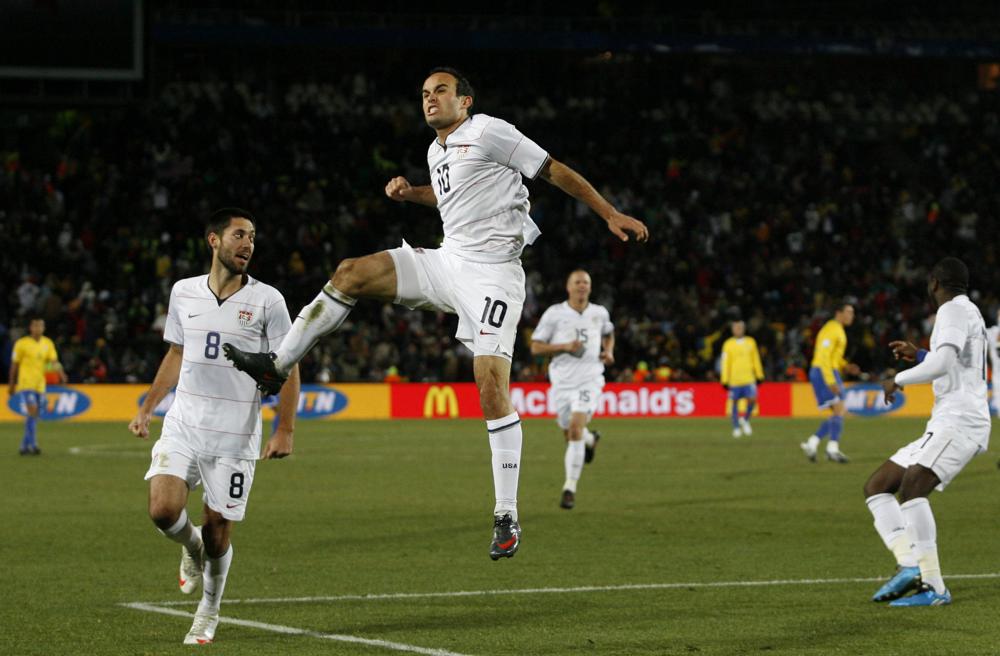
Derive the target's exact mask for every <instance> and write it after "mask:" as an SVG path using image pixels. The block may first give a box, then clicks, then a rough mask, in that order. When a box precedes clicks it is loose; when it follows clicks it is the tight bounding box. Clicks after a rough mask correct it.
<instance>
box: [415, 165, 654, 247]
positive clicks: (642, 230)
mask: <svg viewBox="0 0 1000 656" xmlns="http://www.w3.org/2000/svg"><path fill="white" fill-rule="evenodd" d="M539 176H540V177H541V178H542V179H543V180H545V181H546V182H549V183H551V184H553V185H555V186H556V187H559V188H560V189H562V190H563V191H564V192H566V193H567V194H569V195H570V196H572V197H573V198H576V199H577V200H579V201H581V202H583V203H586V204H587V207H589V208H590V209H592V210H594V212H596V213H597V215H598V216H599V217H601V218H602V219H604V220H605V221H606V222H607V224H608V230H610V231H611V232H613V233H614V234H615V236H616V237H618V238H619V239H621V240H622V241H628V236H629V233H631V234H632V235H634V236H635V238H636V239H637V240H639V241H646V240H647V239H649V229H648V228H647V227H646V224H645V223H643V222H642V221H640V220H638V219H634V218H632V217H631V216H628V215H627V214H622V213H621V212H619V211H618V210H616V209H615V207H614V205H612V204H611V203H609V202H608V201H607V200H606V199H605V198H604V196H602V195H601V194H600V192H598V191H597V190H596V189H594V186H593V185H592V184H590V183H589V182H587V179H586V178H584V177H583V176H582V175H580V174H579V173H577V172H576V171H574V170H573V169H571V168H570V167H568V166H566V165H565V164H563V163H562V162H560V161H558V160H556V159H554V158H551V157H550V158H549V161H548V162H546V163H545V165H544V166H543V167H542V170H541V172H540V173H539ZM431 192H432V193H433V190H431Z"/></svg>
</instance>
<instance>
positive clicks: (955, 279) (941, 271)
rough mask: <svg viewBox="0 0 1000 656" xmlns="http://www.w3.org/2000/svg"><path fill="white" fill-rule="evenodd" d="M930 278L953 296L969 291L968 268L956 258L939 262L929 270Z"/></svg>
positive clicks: (947, 258) (948, 258)
mask: <svg viewBox="0 0 1000 656" xmlns="http://www.w3.org/2000/svg"><path fill="white" fill-rule="evenodd" d="M931 277H932V278H934V279H935V280H937V281H938V284H940V285H941V287H943V288H944V289H945V290H947V291H949V292H951V293H953V294H964V293H965V292H967V291H969V267H967V266H965V262H963V261H962V260H960V259H958V258H957V257H946V258H943V259H941V260H939V261H938V263H937V264H935V265H934V268H933V269H931Z"/></svg>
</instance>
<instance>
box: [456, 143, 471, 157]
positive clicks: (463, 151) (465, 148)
mask: <svg viewBox="0 0 1000 656" xmlns="http://www.w3.org/2000/svg"><path fill="white" fill-rule="evenodd" d="M468 152H469V145H468V144H462V145H461V146H459V147H458V156H459V157H465V156H466V154H468Z"/></svg>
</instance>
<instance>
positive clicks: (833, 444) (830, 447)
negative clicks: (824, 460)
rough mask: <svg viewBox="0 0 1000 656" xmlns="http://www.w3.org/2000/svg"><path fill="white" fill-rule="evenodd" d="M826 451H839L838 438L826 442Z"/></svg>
mask: <svg viewBox="0 0 1000 656" xmlns="http://www.w3.org/2000/svg"><path fill="white" fill-rule="evenodd" d="M826 452H827V453H840V442H839V441H838V440H830V441H829V442H827V443H826Z"/></svg>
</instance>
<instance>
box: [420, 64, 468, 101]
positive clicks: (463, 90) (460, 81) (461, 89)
mask: <svg viewBox="0 0 1000 656" xmlns="http://www.w3.org/2000/svg"><path fill="white" fill-rule="evenodd" d="M435 73H447V74H448V75H451V76H452V77H453V78H455V93H457V94H458V95H460V96H471V97H473V98H475V97H476V91H475V89H473V88H472V83H471V82H469V78H467V77H465V76H464V75H462V74H461V73H459V72H458V70H457V69H454V68H452V67H451V66H436V67H434V68H432V69H431V70H430V72H429V73H428V74H427V77H430V76H432V75H434V74H435Z"/></svg>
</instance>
